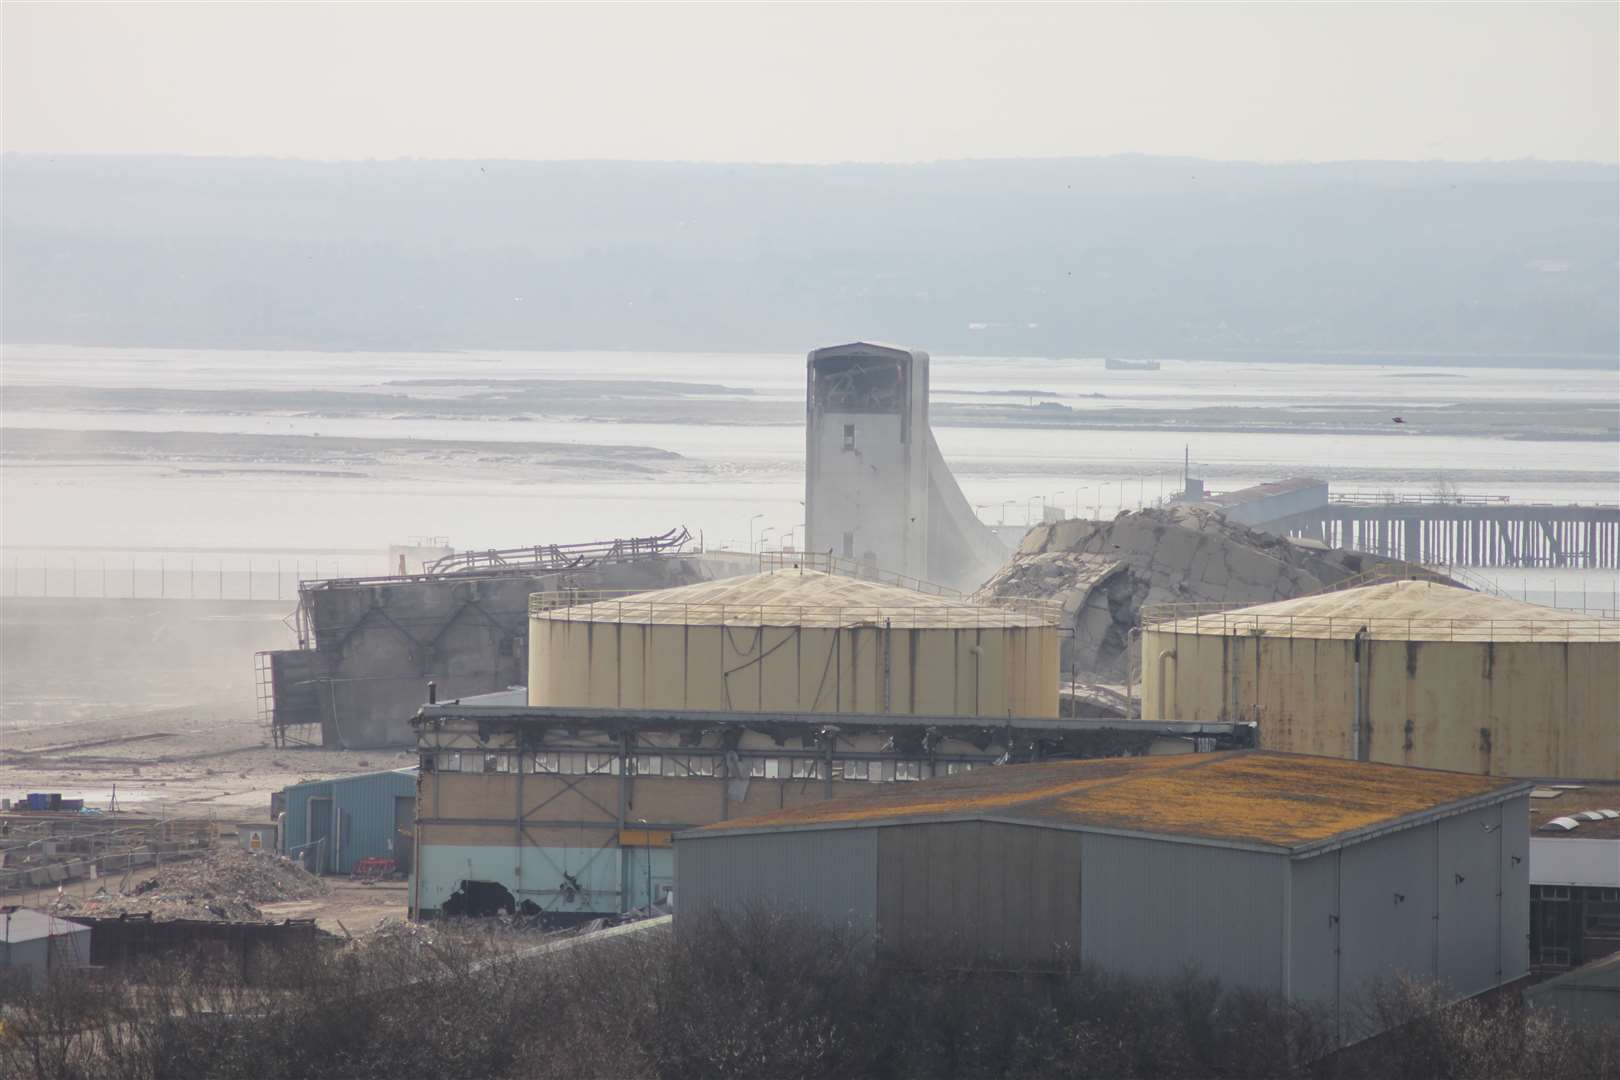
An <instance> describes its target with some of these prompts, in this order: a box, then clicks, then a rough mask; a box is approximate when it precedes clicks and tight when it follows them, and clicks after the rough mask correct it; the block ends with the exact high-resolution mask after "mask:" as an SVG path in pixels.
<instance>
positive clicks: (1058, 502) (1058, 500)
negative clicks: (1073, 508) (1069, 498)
mask: <svg viewBox="0 0 1620 1080" xmlns="http://www.w3.org/2000/svg"><path fill="white" fill-rule="evenodd" d="M1068 490H1069V489H1068V488H1063V489H1062V490H1060V491H1054V492H1052V505H1053V506H1055V507H1058V508H1059V510H1060V511H1061V509H1062V506H1063V495H1064V494H1066V493H1067V492H1068Z"/></svg>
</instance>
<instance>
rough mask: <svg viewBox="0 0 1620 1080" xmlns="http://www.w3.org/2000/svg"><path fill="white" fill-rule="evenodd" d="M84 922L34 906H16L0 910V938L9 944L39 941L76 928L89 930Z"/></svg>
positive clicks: (70, 931)
mask: <svg viewBox="0 0 1620 1080" xmlns="http://www.w3.org/2000/svg"><path fill="white" fill-rule="evenodd" d="M89 929H90V928H89V927H88V926H86V925H84V924H83V923H76V922H71V921H69V920H67V919H64V918H62V917H61V916H59V915H51V914H49V913H47V912H44V911H35V910H33V909H32V908H16V909H14V910H11V911H5V912H0V938H3V939H4V940H5V941H6V943H7V944H17V943H19V942H23V941H38V940H39V939H40V938H51V937H61V936H62V935H63V934H71V933H73V932H74V931H75V930H89Z"/></svg>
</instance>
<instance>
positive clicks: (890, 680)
mask: <svg viewBox="0 0 1620 1080" xmlns="http://www.w3.org/2000/svg"><path fill="white" fill-rule="evenodd" d="M547 600H548V598H547V597H545V596H542V595H536V596H534V597H532V598H531V599H530V607H529V704H531V705H538V706H578V707H586V708H608V709H613V708H621V709H687V710H718V711H725V712H801V713H803V712H817V713H907V714H913V715H919V716H986V717H1009V716H1019V717H1056V716H1057V712H1058V627H1057V621H1058V620H1057V615H1056V614H1055V613H1048V612H1046V611H1045V610H1042V609H1038V608H1034V607H1033V606H1032V607H1026V608H1022V609H1014V608H1006V607H999V606H998V607H989V606H981V605H977V604H970V603H968V602H966V601H964V600H962V599H960V598H950V597H943V596H936V595H929V594H927V593H923V592H917V591H912V590H910V589H906V588H901V587H899V586H896V585H886V584H879V583H877V582H873V581H866V580H862V579H859V578H854V577H844V576H839V575H835V574H830V573H826V572H822V571H819V570H811V569H805V568H794V567H789V568H784V569H781V570H776V571H773V572H770V573H762V574H757V575H753V576H749V577H740V578H727V579H724V580H720V581H711V582H704V583H701V584H698V585H687V586H683V587H681V588H676V589H663V590H659V591H657V592H650V593H641V594H639V595H636V596H632V597H626V598H624V599H614V600H599V601H595V602H592V603H585V604H576V605H573V606H569V607H548V606H547Z"/></svg>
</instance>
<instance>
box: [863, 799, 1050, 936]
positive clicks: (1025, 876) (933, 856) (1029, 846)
mask: <svg viewBox="0 0 1620 1080" xmlns="http://www.w3.org/2000/svg"><path fill="white" fill-rule="evenodd" d="M875 831H876V832H878V833H879V834H880V839H879V842H878V871H877V873H878V928H879V931H880V933H881V938H882V942H883V944H884V946H885V948H890V949H897V950H901V951H910V950H923V951H928V952H939V951H941V950H945V951H950V950H956V949H962V950H964V951H966V952H969V953H973V954H976V955H978V956H980V957H984V958H988V959H992V960H1002V961H1010V962H1020V963H1032V964H1043V963H1048V962H1050V961H1051V960H1052V958H1053V955H1054V950H1056V949H1060V948H1064V947H1069V948H1079V947H1080V941H1079V933H1080V876H1081V875H1080V856H1081V841H1080V838H1079V834H1078V833H1071V832H1064V831H1061V830H1056V829H1040V828H1033V827H1030V826H1025V825H1005V824H1000V823H995V822H976V821H967V822H938V823H926V824H917V825H906V826H898V827H892V828H882V829H878V830H875Z"/></svg>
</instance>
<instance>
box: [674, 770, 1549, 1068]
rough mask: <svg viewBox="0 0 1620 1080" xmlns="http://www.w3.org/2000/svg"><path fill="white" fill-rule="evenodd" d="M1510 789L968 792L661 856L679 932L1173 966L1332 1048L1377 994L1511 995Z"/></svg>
mask: <svg viewBox="0 0 1620 1080" xmlns="http://www.w3.org/2000/svg"><path fill="white" fill-rule="evenodd" d="M1529 787H1530V785H1528V784H1526V783H1522V782H1516V781H1504V780H1500V779H1494V778H1490V777H1482V776H1475V775H1472V774H1465V773H1449V772H1437V771H1432V770H1423V769H1411V768H1403V767H1399V766H1389V765H1376V764H1369V763H1357V762H1349V761H1344V760H1340V759H1333V758H1321V757H1306V756H1302V755H1294V754H1279V753H1273V752H1266V751H1251V752H1233V753H1217V754H1203V755H1182V756H1178V757H1157V758H1155V757H1146V758H1112V759H1105V760H1090V761H1063V762H1050V763H1045V764H1034V765H1024V766H1009V767H1004V768H998V769H991V770H986V771H974V772H973V773H972V774H971V775H968V776H957V777H951V778H945V779H939V780H934V781H930V782H927V783H922V784H917V785H915V786H912V787H908V788H905V789H896V790H892V791H883V792H877V793H873V794H867V795H864V796H858V797H853V798H845V799H839V800H836V801H832V802H825V803H819V804H816V805H813V806H800V807H790V808H784V809H782V810H779V811H774V812H770V813H765V814H760V815H757V816H754V817H751V818H739V819H737V820H732V821H726V822H720V823H716V824H714V825H710V826H708V827H705V828H702V829H696V830H691V831H686V832H682V833H679V834H677V836H676V838H675V851H676V864H675V869H676V883H677V887H678V891H679V901H680V902H679V905H678V914H677V917H676V922H677V929H678V928H679V925H680V922H681V920H684V919H688V918H693V917H702V916H704V915H705V914H706V913H712V912H725V911H736V910H739V909H742V908H744V907H748V906H754V905H763V906H768V907H771V908H774V909H777V910H785V911H791V912H797V913H800V914H803V915H805V916H807V917H811V918H815V919H818V920H821V921H823V922H825V923H827V924H829V925H834V926H841V927H845V928H847V929H849V930H852V931H854V932H856V933H858V934H863V935H866V936H868V938H869V939H870V940H871V941H873V942H874V943H875V945H876V947H877V948H878V949H879V950H881V951H885V952H888V953H892V954H895V955H900V956H904V955H906V954H908V953H910V952H912V951H916V950H920V951H923V952H925V953H927V954H929V955H934V956H939V955H945V956H950V955H953V954H955V955H964V954H965V955H966V956H968V957H972V958H974V959H975V960H977V961H979V962H987V963H992V964H997V963H999V964H1008V965H1012V966H1016V967H1026V968H1029V967H1033V968H1037V969H1038V968H1040V967H1042V966H1043V965H1048V964H1051V963H1053V962H1054V961H1055V960H1056V959H1057V958H1058V956H1059V954H1064V955H1066V956H1068V957H1069V958H1076V957H1077V958H1078V959H1079V961H1081V962H1082V963H1087V964H1092V965H1095V966H1097V967H1099V968H1102V969H1105V970H1110V971H1115V972H1119V973H1122V974H1126V975H1130V976H1135V977H1142V978H1174V977H1176V976H1178V975H1180V974H1182V973H1183V972H1185V971H1186V970H1188V969H1189V968H1192V969H1194V970H1197V971H1199V972H1201V973H1203V974H1205V975H1209V976H1214V977H1216V978H1218V979H1219V980H1220V981H1221V983H1222V985H1224V986H1227V987H1232V988H1244V989H1250V990H1256V991H1261V992H1266V993H1271V994H1277V995H1281V996H1282V997H1284V998H1286V999H1288V1000H1292V1001H1298V1002H1303V1003H1309V1004H1311V1005H1313V1006H1318V1007H1322V1008H1325V1009H1327V1010H1329V1011H1330V1012H1331V1013H1332V1015H1333V1016H1334V1017H1335V1018H1336V1019H1337V1021H1338V1023H1339V1025H1340V1027H1339V1030H1340V1034H1341V1036H1342V1037H1343V1038H1344V1039H1346V1040H1349V1039H1353V1038H1357V1037H1360V1036H1362V1035H1365V1034H1367V1033H1368V1031H1367V1030H1366V1028H1365V1027H1363V1026H1361V1025H1360V1020H1361V1019H1362V1017H1363V1014H1362V1012H1361V1010H1360V1008H1359V1006H1360V1005H1361V1004H1363V1003H1364V1001H1365V994H1366V992H1367V991H1368V989H1369V988H1370V987H1371V986H1372V985H1373V984H1374V982H1375V981H1376V980H1379V979H1382V978H1387V977H1389V976H1391V975H1393V974H1395V973H1396V972H1401V971H1404V972H1407V973H1410V974H1413V975H1417V976H1420V977H1423V978H1426V979H1433V980H1436V981H1438V982H1439V983H1441V984H1442V985H1444V986H1446V987H1447V988H1448V989H1449V990H1450V992H1451V993H1453V994H1454V995H1456V996H1458V997H1463V996H1468V995H1471V994H1476V993H1479V992H1481V991H1484V990H1488V989H1490V988H1492V987H1496V986H1500V985H1502V984H1504V983H1508V982H1511V981H1513V980H1515V979H1517V978H1519V977H1520V976H1522V975H1523V974H1525V972H1526V970H1527V966H1528V965H1527V960H1528V950H1527V945H1526V926H1527V907H1528V902H1529V885H1528V879H1527V874H1528V865H1527V861H1526V855H1527V846H1528V828H1527V818H1526V814H1527V810H1526V805H1525V802H1526V795H1527V793H1528V791H1529Z"/></svg>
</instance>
